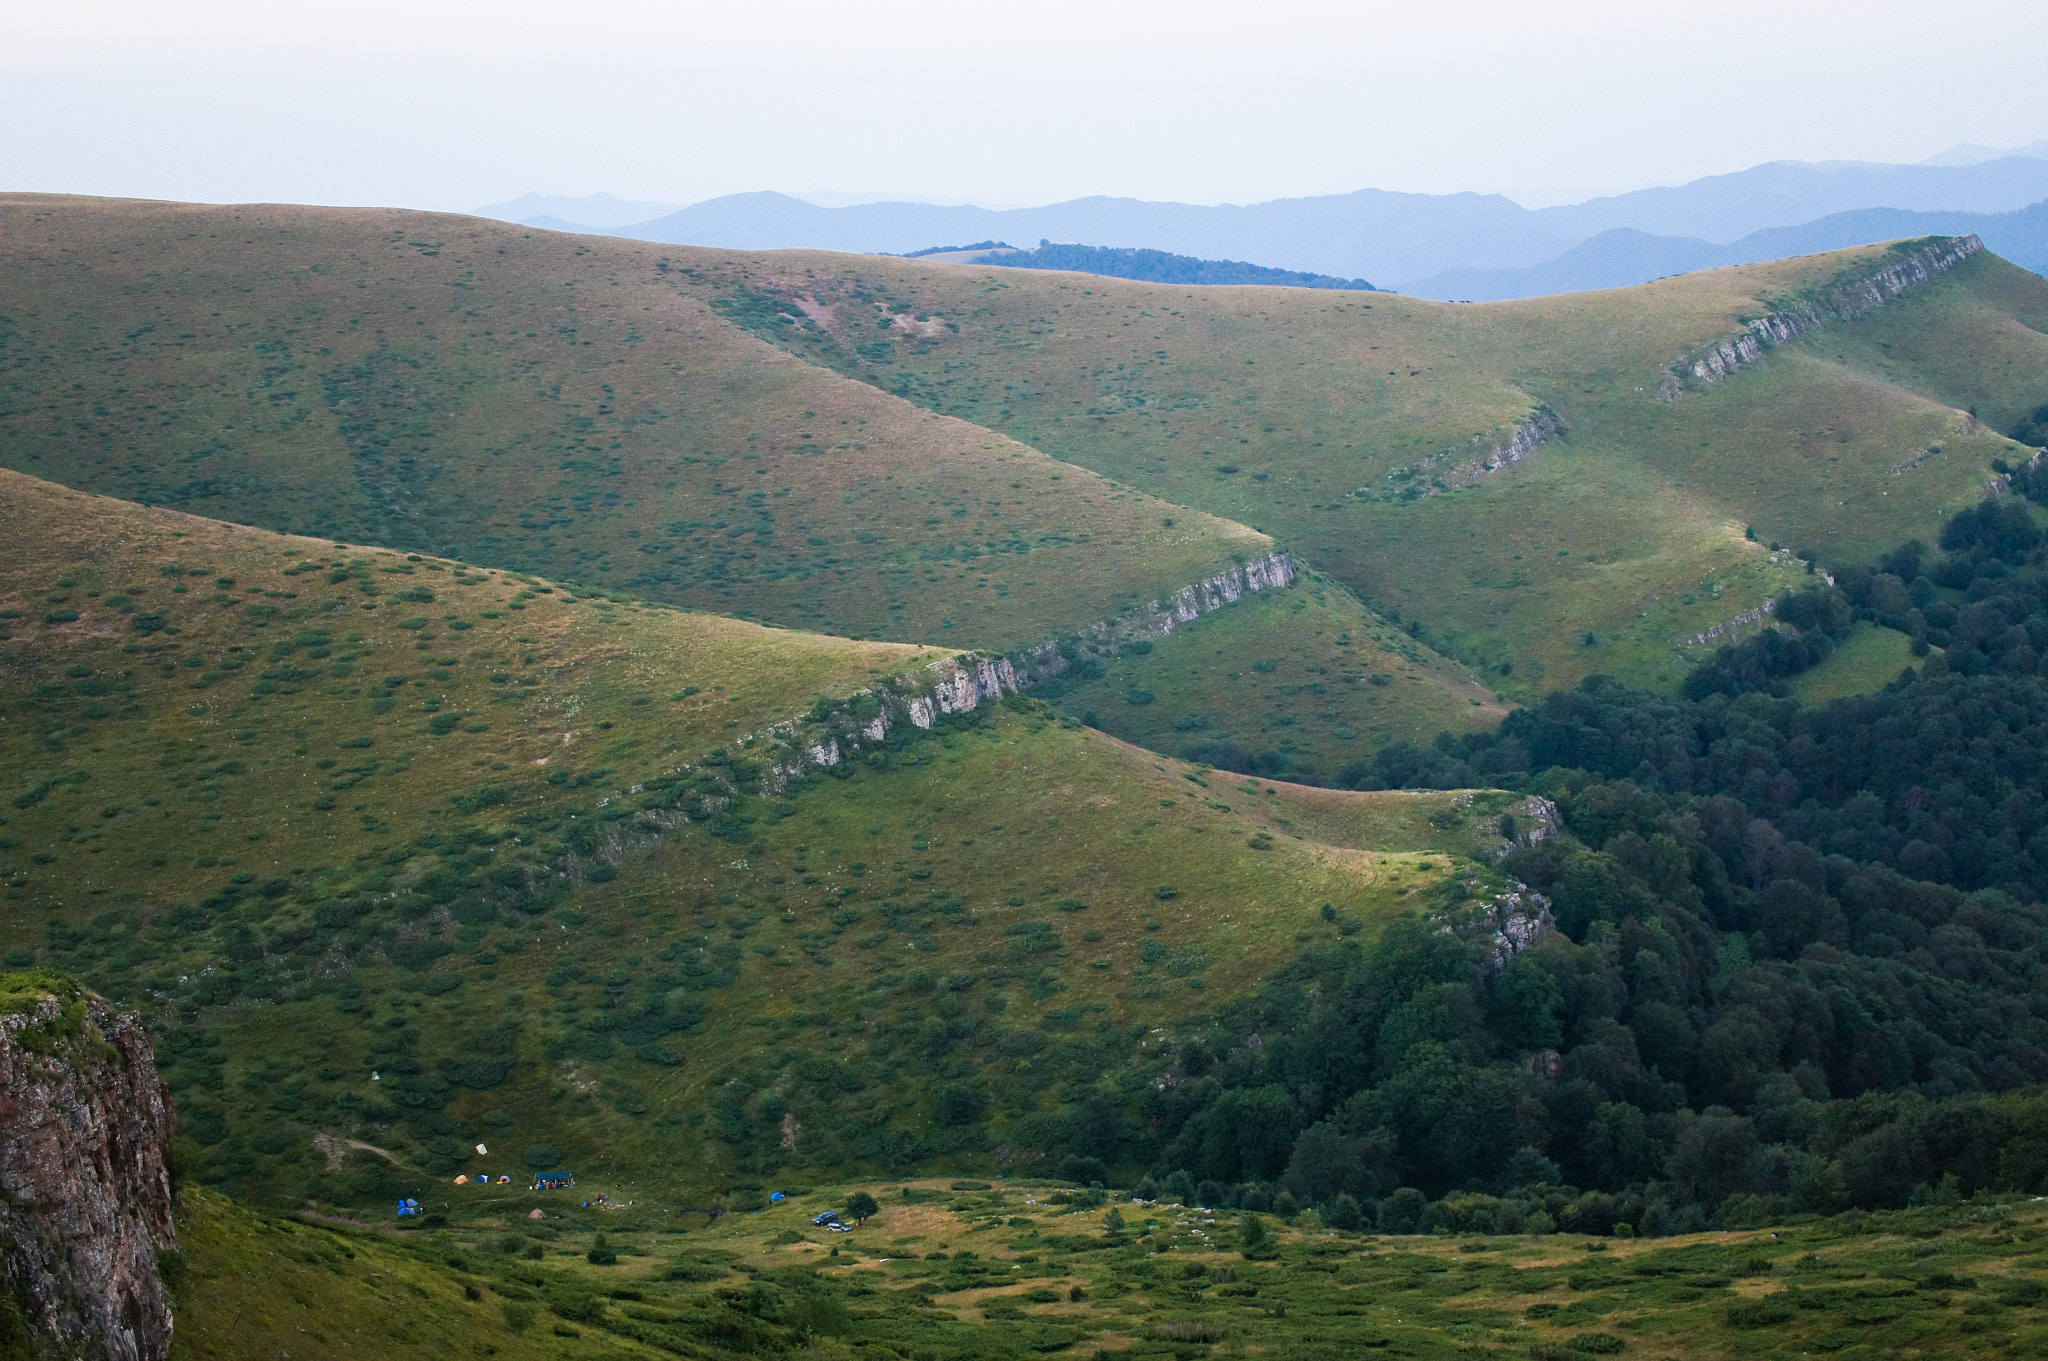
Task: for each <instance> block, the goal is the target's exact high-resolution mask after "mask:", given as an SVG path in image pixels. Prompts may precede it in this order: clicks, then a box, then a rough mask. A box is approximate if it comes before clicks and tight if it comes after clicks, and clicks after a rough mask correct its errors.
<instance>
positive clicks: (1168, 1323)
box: [178, 1178, 2048, 1361]
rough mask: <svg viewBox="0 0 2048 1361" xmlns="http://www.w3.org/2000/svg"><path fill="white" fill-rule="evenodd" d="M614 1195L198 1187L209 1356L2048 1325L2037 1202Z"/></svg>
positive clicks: (1997, 1330) (897, 1191)
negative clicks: (425, 1214)
mask: <svg viewBox="0 0 2048 1361" xmlns="http://www.w3.org/2000/svg"><path fill="white" fill-rule="evenodd" d="M855 1194H864V1195H867V1196H869V1197H870V1198H871V1199H872V1200H873V1201H874V1202H875V1203H876V1205H877V1213H875V1214H874V1216H873V1217H872V1218H870V1219H868V1220H866V1221H865V1222H864V1223H862V1224H861V1225H860V1227H858V1228H857V1229H856V1230H855V1231H854V1232H852V1233H849V1234H833V1233H827V1232H825V1231H823V1230H820V1229H818V1228H815V1227H813V1226H812V1225H811V1224H810V1223H809V1221H810V1219H811V1218H812V1217H813V1216H814V1215H815V1214H817V1213H819V1212H821V1211H823V1210H826V1209H835V1208H841V1207H843V1206H844V1205H845V1204H846V1203H847V1201H848V1200H849V1199H850V1198H851V1196H853V1195H855ZM587 1195H588V1193H587V1192H581V1191H578V1192H569V1193H556V1194H548V1193H543V1194H539V1195H500V1194H497V1193H495V1192H489V1193H483V1192H479V1193H474V1194H469V1195H465V1194H464V1192H463V1191H462V1189H461V1188H451V1190H450V1193H449V1194H448V1195H446V1196H445V1197H444V1198H442V1199H441V1200H437V1202H436V1204H437V1209H436V1211H435V1213H436V1215H437V1216H438V1219H437V1221H436V1222H438V1223H439V1225H440V1227H438V1228H431V1229H427V1230H424V1231H418V1232H405V1233H392V1232H390V1231H388V1230H386V1231H382V1232H380V1231H378V1230H376V1229H370V1228H365V1227H358V1226H355V1225H350V1224H346V1223H337V1222H333V1221H324V1220H318V1219H311V1220H309V1219H306V1218H301V1219H297V1220H285V1219H272V1218H264V1217H259V1216H257V1215H254V1214H251V1213H249V1212H248V1211H246V1210H242V1209H239V1208H238V1207H235V1206H233V1205H232V1204H231V1203H228V1202H225V1201H222V1200H221V1199H219V1198H218V1197H214V1196H211V1195H206V1194H203V1193H201V1194H198V1195H195V1196H193V1197H192V1198H190V1200H189V1201H188V1208H187V1215H186V1220H185V1223H184V1226H183V1228H182V1232H183V1235H184V1237H185V1241H186V1243H187V1247H188V1253H189V1255H190V1257H191V1258H192V1263H193V1264H192V1266H191V1267H190V1268H189V1269H188V1270H187V1271H185V1272H184V1273H181V1278H180V1279H181V1280H182V1282H183V1284H182V1287H181V1288H182V1291H183V1294H184V1297H185V1300H184V1308H183V1310H182V1312H181V1313H180V1316H179V1325H178V1354H180V1355H185V1356H191V1357H195V1358H220V1361H238V1359H239V1358H242V1357H254V1356H271V1355H275V1354H276V1352H277V1350H278V1349H279V1348H285V1349H289V1350H291V1351H292V1354H293V1355H294V1356H300V1357H329V1356H331V1357H343V1356H355V1355H362V1354H364V1353H365V1350H366V1349H368V1348H372V1347H374V1348H375V1349H376V1351H377V1354H379V1355H386V1356H394V1357H409V1356H429V1355H439V1356H449V1355H452V1356H468V1355H500V1356H513V1357H528V1356H533V1357H542V1356H561V1357H579V1356H586V1355H604V1356H621V1357H640V1356H646V1357H655V1356H665V1355H666V1356H673V1355H687V1356H702V1357H725V1356H735V1355H759V1354H768V1353H781V1354H786V1353H789V1352H795V1353H797V1354H801V1355H808V1356H818V1357H851V1356H861V1355H865V1356H874V1355H881V1356H900V1357H922V1356H948V1355H973V1356H977V1357H1018V1358H1023V1357H1031V1356H1039V1355H1048V1354H1050V1355H1078V1356H1087V1355H1095V1356H1103V1355H1115V1356H1131V1357H1145V1356H1158V1357H1167V1356H1172V1357H1182V1358H1194V1357H1206V1356H1217V1357H1228V1356H1246V1355H1263V1356H1282V1357H1303V1358H1306V1357H1315V1356H1331V1355H1345V1354H1352V1353H1355V1352H1359V1351H1363V1350H1367V1349H1370V1350H1375V1351H1379V1350H1384V1351H1385V1352H1386V1353H1387V1354H1390V1355H1402V1356H1418V1357H1439V1356H1444V1357H1448V1356H1472V1355H1491V1356H1504V1357H1533V1358H1543V1359H1544V1361H1577V1359H1578V1358H1583V1357H1587V1356H1602V1355H1615V1356H1629V1357H1646V1358H1649V1357H1655V1358H1677V1357H1686V1358H1696V1357H1705V1358H1723V1357H1726V1358H1735V1357H1745V1358H1746V1357H1770V1358H1778V1357H1792V1356H1799V1355H1812V1354H1813V1353H1815V1352H1825V1353H1829V1354H1835V1355H1843V1356H1852V1357H1863V1356H1873V1357H1874V1356H1889V1355H1897V1356H1907V1355H1926V1356H1932V1355H1942V1356H1976V1355H1983V1356H2034V1355H2039V1354H2040V1353H2041V1351H2042V1349H2043V1348H2044V1347H2048V1326H2044V1325H2048V1315H2044V1312H2043V1305H2044V1301H2048V1284H2044V1281H2043V1270H2044V1261H2043V1252H2044V1244H2048V1224H2044V1222H2043V1214H2042V1211H2041V1208H2040V1207H2039V1206H2038V1205H2035V1204H2032V1203H2030V1202H2025V1201H2020V1202H2011V1201H2006V1202H1999V1201H1990V1200H1987V1201H1984V1202H1981V1203H1967V1204H1958V1205H1947V1206H1928V1207H1925V1208H1921V1209H1915V1210H1908V1211H1898V1212H1892V1213H1888V1214H1881V1215H1864V1214H1860V1213H1859V1214H1852V1215H1844V1216H1837V1217H1834V1218H1831V1219H1809V1220H1807V1221H1804V1222H1801V1223H1799V1224H1796V1225H1780V1226H1775V1227H1770V1228H1757V1229H1752V1230H1745V1231H1737V1232H1727V1233H1710V1234H1691V1235H1685V1236H1682V1237H1677V1238H1663V1239H1654V1240H1652V1239H1616V1238H1598V1237H1587V1236H1584V1235H1578V1234H1567V1233H1556V1232H1544V1233H1533V1234H1530V1233H1522V1234H1499V1235H1478V1234H1472V1233H1470V1232H1460V1231H1459V1230H1458V1229H1457V1228H1456V1227H1454V1226H1453V1225H1450V1224H1444V1225H1441V1226H1439V1228H1438V1229H1437V1230H1436V1231H1435V1232H1434V1233H1429V1232H1425V1233H1420V1234H1416V1233H1409V1234H1373V1233H1361V1232H1358V1231H1355V1230H1354V1231H1342V1230H1336V1229H1332V1228H1330V1227H1329V1226H1327V1225H1325V1224H1323V1223H1322V1222H1321V1221H1320V1220H1318V1219H1317V1218H1316V1216H1315V1215H1314V1214H1312V1213H1303V1214H1300V1215H1287V1216H1273V1215H1266V1214H1260V1213H1257V1212H1253V1213H1249V1214H1245V1213H1235V1212H1230V1211H1224V1210H1218V1209H1212V1208H1205V1207H1201V1206H1198V1205H1194V1204H1192V1203H1182V1202H1179V1201H1176V1200H1172V1199H1168V1198H1162V1199H1160V1200H1156V1201H1133V1200H1131V1199H1129V1198H1128V1193H1125V1192H1119V1193H1116V1196H1115V1198H1114V1200H1113V1201H1112V1202H1110V1203H1105V1200H1106V1197H1105V1195H1104V1193H1103V1192H1102V1191H1100V1190H1090V1189H1088V1188H1084V1187H1076V1186H1072V1185H1062V1184H1060V1183H1057V1182H1046V1181H1034V1180H1029V1179H1026V1180H1009V1181H1003V1180H998V1181H977V1180H961V1179H950V1180H949V1179H943V1178H941V1179H937V1180H934V1179H930V1178H923V1179H906V1180H899V1181H884V1182H858V1183H852V1184H832V1185H826V1186H817V1187H801V1188H797V1189H796V1190H795V1192H794V1193H793V1194H792V1195H790V1196H789V1197H788V1198H787V1199H785V1200H784V1201H782V1202H780V1203H777V1204H774V1205H770V1206H766V1207H764V1208H762V1209H760V1210H758V1211H738V1212H728V1213H725V1214H721V1215H717V1216H716V1217H713V1216H711V1215H709V1214H707V1213H704V1212H701V1211H692V1210H688V1209H685V1208H683V1207H679V1206H672V1205H663V1204H657V1203H649V1202H639V1203H635V1204H633V1205H630V1206H625V1205H616V1206H608V1207H604V1208H595V1207H593V1208H584V1207H581V1206H579V1204H578V1202H579V1201H580V1200H583V1199H585V1198H587ZM444 1201H445V1208H438V1207H439V1206H440V1205H442V1203H443V1202H444ZM529 1207H531V1208H536V1209H540V1210H541V1211H542V1213H543V1214H544V1215H545V1216H546V1218H545V1219H543V1220H540V1221H534V1220H531V1219H529V1218H527V1215H528V1213H529V1212H530V1211H529Z"/></svg>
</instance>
